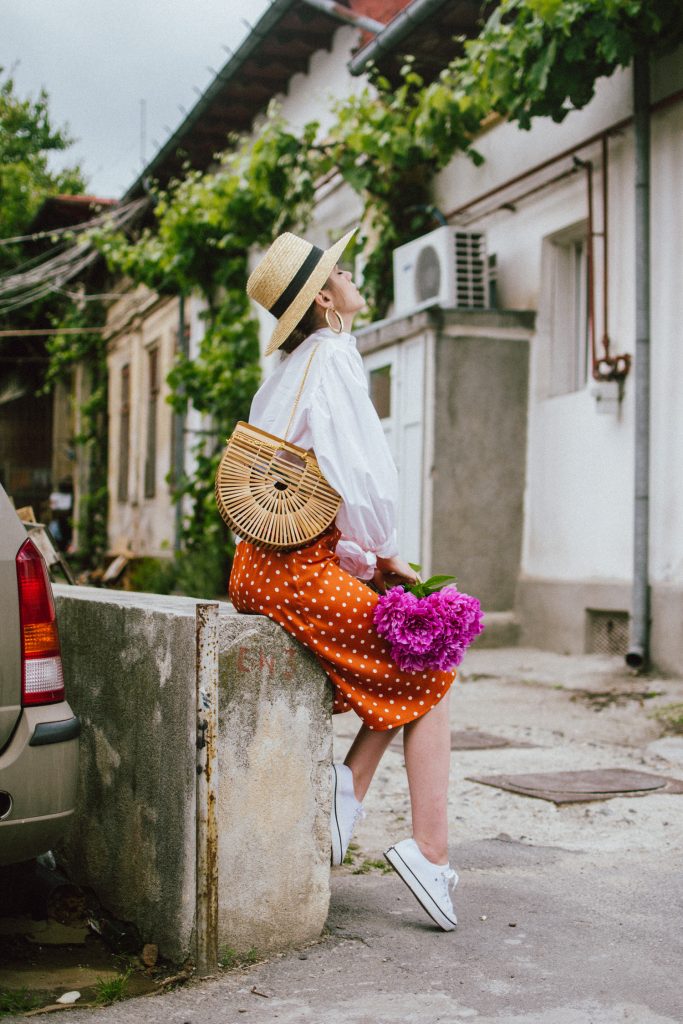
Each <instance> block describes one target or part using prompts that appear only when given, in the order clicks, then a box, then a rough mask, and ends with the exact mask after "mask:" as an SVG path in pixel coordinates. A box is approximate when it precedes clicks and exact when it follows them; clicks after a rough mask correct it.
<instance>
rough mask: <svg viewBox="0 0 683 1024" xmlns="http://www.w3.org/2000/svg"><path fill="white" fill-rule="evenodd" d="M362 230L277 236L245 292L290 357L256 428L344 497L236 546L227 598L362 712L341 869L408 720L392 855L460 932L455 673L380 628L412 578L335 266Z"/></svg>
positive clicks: (347, 788) (273, 343)
mask: <svg viewBox="0 0 683 1024" xmlns="http://www.w3.org/2000/svg"><path fill="white" fill-rule="evenodd" d="M353 234H354V232H353V231H351V232H349V234H347V235H345V236H344V238H342V239H341V240H340V241H339V242H337V243H336V245H334V246H332V247H331V248H330V249H328V250H327V251H323V250H321V249H318V248H317V247H316V246H313V245H311V244H310V243H308V242H306V241H304V240H303V239H301V238H298V237H297V236H296V235H292V234H290V233H286V234H283V235H280V236H279V237H278V238H277V239H276V240H275V241H274V242H273V244H272V246H271V247H270V249H269V250H268V252H267V253H266V255H265V256H264V257H263V259H262V260H261V262H260V263H259V264H258V266H257V267H256V269H255V270H254V272H253V273H252V274H251V276H250V278H249V281H248V283H247V293H248V294H249V296H250V297H251V298H252V299H254V300H255V301H256V302H258V303H260V305H262V306H263V307H264V308H265V309H267V310H269V311H270V312H271V313H272V314H273V315H274V316H275V317H276V318H277V321H278V322H277V325H276V328H275V331H274V334H273V336H272V338H271V340H270V342H269V344H268V346H267V349H266V354H267V355H268V354H271V353H272V352H275V351H276V350H277V349H282V350H283V352H284V353H285V354H284V355H283V357H282V359H281V362H280V364H279V366H278V367H277V368H276V369H275V371H274V372H273V374H272V375H271V376H270V377H269V378H268V379H267V380H266V382H265V383H264V384H263V385H262V387H261V388H260V389H259V391H258V393H257V394H256V396H255V398H254V401H253V403H252V407H251V414H250V422H251V423H252V424H254V425H255V426H257V427H260V428H261V429H263V430H266V431H268V432H269V433H271V434H275V435H277V436H279V437H284V436H285V435H286V436H287V439H288V440H289V441H291V442H292V443H294V444H297V445H300V446H301V447H303V448H307V449H312V450H313V451H314V452H315V455H316V457H317V460H318V464H319V466H320V469H321V471H322V472H323V474H324V475H325V477H326V479H327V480H328V482H329V483H330V484H331V485H332V486H333V487H334V488H335V489H336V490H337V491H338V492H339V494H340V495H341V496H342V504H341V507H340V509H339V512H338V514H337V517H336V521H335V523H334V524H333V525H332V526H331V527H329V528H328V529H327V530H326V531H325V532H324V533H323V534H322V535H321V536H320V537H317V538H316V539H315V540H313V541H312V542H310V543H309V544H307V545H306V546H305V547H302V548H298V549H297V550H295V551H276V552H273V551H266V550H264V549H261V548H257V547H255V546H254V545H252V544H251V543H248V542H246V541H241V542H239V543H238V544H237V548H236V551H235V560H234V564H233V569H232V574H231V577H230V597H231V599H232V602H233V604H234V606H235V608H236V609H237V611H240V612H256V613H260V614H263V615H268V616H269V617H270V618H271V619H274V620H275V621H277V622H279V623H280V625H281V626H283V627H284V628H285V629H286V630H287V631H288V632H289V633H291V634H292V635H293V636H295V637H296V638H297V640H299V641H301V642H302V643H303V644H304V646H306V647H308V648H310V649H311V650H312V651H313V653H314V654H315V656H316V657H317V658H318V660H319V662H320V663H321V665H322V667H323V668H324V669H325V671H326V672H327V674H328V676H329V678H330V679H331V681H332V683H333V686H334V693H335V696H334V711H335V713H339V712H344V711H349V710H353V711H355V712H356V714H358V715H359V717H360V718H361V719H362V722H363V724H362V725H361V727H360V730H359V732H358V735H357V736H356V739H355V740H354V742H353V744H352V746H351V749H350V750H349V752H348V754H347V756H346V759H345V762H344V764H335V765H333V767H332V781H333V803H332V820H331V832H332V863H333V864H341V862H342V860H343V859H344V855H345V853H346V849H347V847H348V845H349V842H350V840H351V835H352V833H353V829H354V826H355V824H356V821H357V820H358V818H359V817H360V816H361V815H362V813H363V812H362V801H363V798H364V796H365V794H366V792H367V790H368V787H369V785H370V782H371V780H372V777H373V775H374V773H375V770H376V768H377V766H378V764H379V762H380V759H381V757H382V755H383V754H384V751H385V750H386V748H387V746H388V745H389V743H390V742H391V740H392V738H393V735H394V730H395V729H398V728H403V740H404V750H405V763H406V770H407V775H408V784H409V789H410V801H411V809H412V826H413V835H412V838H409V839H404V840H402V841H401V842H398V843H396V844H395V845H394V846H392V847H390V848H389V849H388V850H387V851H386V853H385V857H386V858H387V860H388V861H389V863H390V864H391V865H392V867H393V868H394V869H395V870H396V872H397V873H398V874H399V875H400V877H401V878H402V879H403V881H404V882H405V883H406V884H407V885H408V887H409V888H410V890H411V891H412V893H413V894H414V895H415V897H416V898H417V899H418V901H419V902H420V903H421V905H422V906H423V907H424V909H425V910H426V911H427V913H428V914H429V915H430V916H431V917H432V919H433V920H434V921H435V922H436V923H437V924H438V925H439V927H441V928H442V929H444V931H451V930H452V929H453V928H454V927H455V925H456V923H457V922H456V916H455V912H454V910H453V905H452V901H451V889H452V888H453V886H454V885H455V884H456V882H457V875H456V874H455V872H454V871H452V870H451V869H450V867H449V865H448V837H447V790H448V771H449V760H450V724H449V717H448V691H449V687H450V685H451V683H452V682H453V679H454V677H455V673H454V672H426V673H420V672H415V673H408V672H402V671H401V670H400V669H399V668H398V666H397V665H396V664H395V663H394V662H393V661H392V660H391V658H390V655H389V646H388V644H387V643H386V642H385V641H384V640H382V639H381V638H380V637H379V636H378V634H377V633H376V631H375V629H374V626H373V623H372V610H373V608H374V605H375V604H376V602H377V600H378V597H377V591H378V590H379V591H380V592H383V591H384V590H385V589H386V586H387V584H388V583H389V582H391V583H396V582H401V581H403V582H407V583H409V584H410V583H413V582H415V580H416V576H415V573H414V572H413V570H412V569H411V568H410V566H409V565H408V564H407V563H406V562H404V561H403V560H402V559H401V558H400V557H399V554H398V549H397V545H396V505H397V492H398V488H397V477H396V468H395V466H394V463H393V460H392V458H391V455H390V453H389V449H388V446H387V443H386V439H385V437H384V431H383V429H382V425H381V423H380V421H379V418H378V416H377V413H376V412H375V409H374V407H373V405H372V403H371V401H370V398H369V395H368V389H367V383H366V379H365V374H364V372H363V365H362V360H361V357H360V354H359V353H358V350H357V348H356V342H355V339H354V338H353V337H352V335H351V334H350V331H351V325H352V322H353V318H354V316H355V315H356V314H357V313H358V312H360V310H361V309H363V307H364V305H365V302H364V300H363V297H362V296H361V294H360V292H359V291H358V289H357V287H356V286H355V284H354V283H353V280H352V277H351V274H350V273H349V272H348V271H345V270H342V269H341V268H340V267H339V265H338V260H339V258H340V257H341V254H342V252H343V251H344V249H345V248H346V246H347V245H348V243H349V241H350V240H351V238H352V237H353ZM297 395H298V396H299V399H298V402H297ZM368 582H372V584H373V586H374V588H375V589H371V587H370V586H368Z"/></svg>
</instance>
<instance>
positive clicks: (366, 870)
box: [353, 858, 392, 875]
mask: <svg viewBox="0 0 683 1024" xmlns="http://www.w3.org/2000/svg"><path fill="white" fill-rule="evenodd" d="M371 871H381V872H382V874H383V875H388V874H389V873H390V872H391V871H392V868H391V866H390V865H389V864H388V863H387V861H385V860H368V859H367V858H366V859H365V860H364V861H363V863H362V864H359V865H358V867H357V868H354V869H353V874H354V875H369V874H370V872H371Z"/></svg>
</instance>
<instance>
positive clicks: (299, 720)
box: [55, 586, 331, 961]
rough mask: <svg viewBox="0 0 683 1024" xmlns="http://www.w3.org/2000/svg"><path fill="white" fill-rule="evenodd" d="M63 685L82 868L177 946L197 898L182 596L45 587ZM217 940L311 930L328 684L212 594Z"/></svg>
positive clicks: (190, 937)
mask: <svg viewBox="0 0 683 1024" xmlns="http://www.w3.org/2000/svg"><path fill="white" fill-rule="evenodd" d="M55 595H56V603H57V614H58V620H59V627H60V635H61V639H62V648H63V657H64V668H65V675H66V685H67V693H68V696H69V701H70V703H71V705H72V707H73V708H74V710H75V711H76V713H77V714H79V715H80V716H81V719H82V723H83V730H82V734H81V762H80V782H79V796H78V808H77V815H76V825H75V827H74V829H73V831H72V833H71V835H70V837H69V839H68V840H67V842H66V844H65V846H64V850H63V853H64V856H65V859H66V861H67V863H68V865H69V868H70V870H71V872H72V874H73V877H74V878H75V879H76V880H77V881H78V882H80V883H81V884H84V885H88V886H90V887H92V888H93V889H94V890H95V892H96V893H97V895H98V896H99V898H100V900H101V901H102V903H103V904H104V905H105V907H107V909H108V910H109V911H110V912H111V913H112V914H114V915H115V916H116V917H118V918H120V919H121V920H125V921H131V922H133V923H134V924H136V926H137V927H138V929H139V930H140V933H141V937H142V940H143V941H144V942H154V943H156V944H157V945H158V946H159V950H160V952H161V953H162V955H164V956H166V957H169V958H170V959H172V960H175V961H181V960H183V959H185V958H186V957H187V956H191V955H192V954H193V949H194V946H193V943H194V934H193V933H194V926H195V914H196V900H195V897H196V780H197V774H196V735H197V734H196V725H197V723H196V710H195V706H196V674H197V667H196V635H195V607H196V604H197V602H196V601H195V600H194V599H190V598H174V597H160V596H158V595H150V594H130V593H121V592H111V591H100V590H93V589H91V588H86V587H67V586H57V587H55ZM219 629H220V655H219V709H218V734H219V788H218V835H219V845H218V863H219V881H218V886H219V935H218V943H219V945H229V946H232V947H234V948H236V949H248V948H250V947H254V946H255V947H257V948H259V949H271V950H272V949H276V948H284V947H286V946H288V945H292V944H295V943H297V942H301V941H306V940H308V939H310V938H312V937H315V936H316V935H318V934H319V933H320V931H321V929H322V926H323V924H324V921H325V917H326V915H327V906H328V900H329V828H328V814H329V778H328V772H329V767H328V765H329V761H330V755H331V719H330V715H331V693H330V690H329V684H328V683H327V678H326V676H325V675H324V673H323V672H322V670H321V669H320V668H319V667H318V665H317V663H316V662H315V659H313V658H312V657H311V656H310V655H308V653H307V652H305V651H304V649H303V648H302V647H300V646H298V645H297V644H295V643H294V642H293V641H292V640H290V639H289V638H288V637H287V636H286V634H285V633H284V632H283V631H282V630H281V629H280V628H279V627H278V626H277V625H275V624H274V623H272V622H271V621H270V620H268V619H266V618H263V617H261V616H244V615H237V614H236V613H234V611H232V609H231V608H230V606H229V605H223V606H221V615H220V626H219Z"/></svg>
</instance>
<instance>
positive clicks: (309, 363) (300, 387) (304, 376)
mask: <svg viewBox="0 0 683 1024" xmlns="http://www.w3.org/2000/svg"><path fill="white" fill-rule="evenodd" d="M319 348H320V343H318V344H317V345H314V347H313V351H312V352H311V354H310V356H309V357H308V362H307V363H306V369H305V370H304V375H303V377H302V379H301V384H299V390H298V391H297V395H296V398H295V399H294V405H293V406H292V412H291V415H290V417H289V423H288V424H287V429H286V430H285V436H284V438H283V440H285V441H286V440H287V438H288V437H289V430H290V427H291V426H292V421H293V419H294V414H295V412H296V410H297V407H298V405H299V399H300V398H301V394H302V392H303V390H304V384H305V383H306V378H307V377H308V371H309V370H310V368H311V363H312V362H313V356H314V355H315V354H316V352H317V351H318V349H319Z"/></svg>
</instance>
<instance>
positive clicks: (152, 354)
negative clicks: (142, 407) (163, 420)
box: [145, 345, 159, 498]
mask: <svg viewBox="0 0 683 1024" xmlns="http://www.w3.org/2000/svg"><path fill="white" fill-rule="evenodd" d="M158 401H159V348H158V346H157V345H155V346H154V348H150V349H148V351H147V444H146V447H145V497H146V498H153V497H154V495H155V493H156V476H157V405H158Z"/></svg>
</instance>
